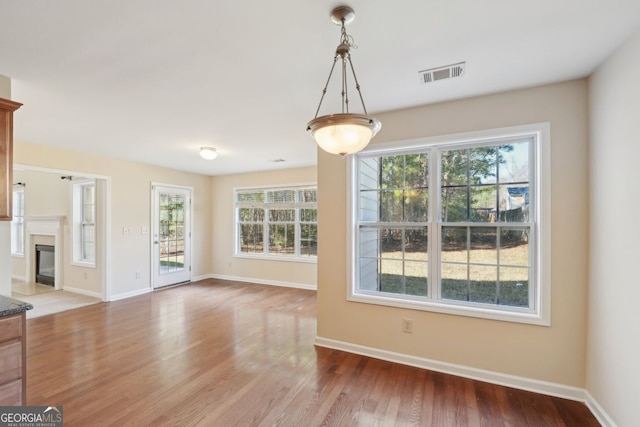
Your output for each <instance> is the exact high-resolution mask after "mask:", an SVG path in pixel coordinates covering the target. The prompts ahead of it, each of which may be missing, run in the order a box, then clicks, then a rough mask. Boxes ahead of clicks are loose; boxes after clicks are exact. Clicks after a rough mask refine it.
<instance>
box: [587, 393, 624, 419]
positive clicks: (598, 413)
mask: <svg viewBox="0 0 640 427" xmlns="http://www.w3.org/2000/svg"><path fill="white" fill-rule="evenodd" d="M584 393H585V402H584V403H585V405H587V408H589V410H590V411H591V413H592V414H593V416H594V417H596V419H597V420H598V422H599V423H600V424H602V426H603V427H617V424H616V423H615V421H613V420H612V419H611V417H610V416H609V414H607V412H606V411H605V410H604V409H602V406H600V404H599V403H598V401H597V400H595V399H594V398H593V396H592V395H591V393H589V391H588V390H585V392H584Z"/></svg>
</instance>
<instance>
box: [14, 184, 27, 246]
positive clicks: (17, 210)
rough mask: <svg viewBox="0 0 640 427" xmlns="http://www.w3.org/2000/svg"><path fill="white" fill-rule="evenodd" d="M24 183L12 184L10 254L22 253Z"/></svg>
mask: <svg viewBox="0 0 640 427" xmlns="http://www.w3.org/2000/svg"><path fill="white" fill-rule="evenodd" d="M23 185H24V184H14V187H13V202H12V203H13V205H12V206H13V212H12V218H11V255H17V256H23V255H24V186H23Z"/></svg>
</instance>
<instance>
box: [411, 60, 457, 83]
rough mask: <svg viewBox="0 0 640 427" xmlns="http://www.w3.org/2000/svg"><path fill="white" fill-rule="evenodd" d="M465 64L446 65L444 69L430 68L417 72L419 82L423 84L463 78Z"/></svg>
mask: <svg viewBox="0 0 640 427" xmlns="http://www.w3.org/2000/svg"><path fill="white" fill-rule="evenodd" d="M465 67H466V63H465V62H460V63H458V64H453V65H447V66H445V67H438V68H431V69H429V70H423V71H418V74H419V75H420V81H421V82H422V83H424V84H427V83H433V82H437V81H438V80H447V79H456V78H458V77H462V76H464V70H465Z"/></svg>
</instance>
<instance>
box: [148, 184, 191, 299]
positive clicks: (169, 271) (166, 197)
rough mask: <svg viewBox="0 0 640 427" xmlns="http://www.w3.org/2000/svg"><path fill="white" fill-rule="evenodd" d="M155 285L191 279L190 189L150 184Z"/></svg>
mask: <svg viewBox="0 0 640 427" xmlns="http://www.w3.org/2000/svg"><path fill="white" fill-rule="evenodd" d="M152 209H153V223H152V227H153V236H152V237H153V239H152V241H151V243H152V244H151V253H152V260H151V264H152V266H153V268H152V274H151V277H152V284H153V287H154V288H160V287H163V286H169V285H175V284H177V283H183V282H188V281H190V280H191V189H189V188H185V187H172V186H165V185H157V184H155V185H153V187H152Z"/></svg>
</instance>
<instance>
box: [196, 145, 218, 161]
mask: <svg viewBox="0 0 640 427" xmlns="http://www.w3.org/2000/svg"><path fill="white" fill-rule="evenodd" d="M200 157H202V158H203V159H205V160H213V159H215V158H216V157H218V152H217V151H216V149H215V148H211V147H201V148H200Z"/></svg>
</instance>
